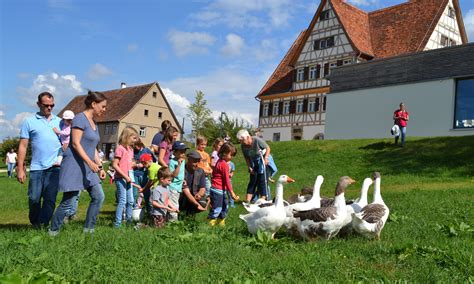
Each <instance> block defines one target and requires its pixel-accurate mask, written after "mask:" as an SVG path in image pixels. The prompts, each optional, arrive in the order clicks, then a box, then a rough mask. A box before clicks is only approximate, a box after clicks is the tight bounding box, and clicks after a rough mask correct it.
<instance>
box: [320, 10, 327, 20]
mask: <svg viewBox="0 0 474 284" xmlns="http://www.w3.org/2000/svg"><path fill="white" fill-rule="evenodd" d="M319 20H320V21H325V20H329V10H325V11H322V12H321V15H320V16H319Z"/></svg>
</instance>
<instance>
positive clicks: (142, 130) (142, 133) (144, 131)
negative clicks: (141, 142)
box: [139, 126, 146, 137]
mask: <svg viewBox="0 0 474 284" xmlns="http://www.w3.org/2000/svg"><path fill="white" fill-rule="evenodd" d="M139 134H140V137H145V136H146V127H145V126H140V132H139Z"/></svg>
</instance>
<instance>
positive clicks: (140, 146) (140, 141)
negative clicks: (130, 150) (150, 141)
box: [133, 138, 145, 149]
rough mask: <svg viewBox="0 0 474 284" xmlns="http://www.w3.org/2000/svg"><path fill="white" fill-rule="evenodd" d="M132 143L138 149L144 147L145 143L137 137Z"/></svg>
mask: <svg viewBox="0 0 474 284" xmlns="http://www.w3.org/2000/svg"><path fill="white" fill-rule="evenodd" d="M133 144H134V145H135V147H136V148H138V149H141V148H145V144H143V141H142V139H140V138H137V141H135V142H134V143H133Z"/></svg>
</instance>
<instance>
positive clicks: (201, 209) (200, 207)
mask: <svg viewBox="0 0 474 284" xmlns="http://www.w3.org/2000/svg"><path fill="white" fill-rule="evenodd" d="M197 209H198V210H199V211H205V210H206V208H204V207H202V206H201V204H198V207H197Z"/></svg>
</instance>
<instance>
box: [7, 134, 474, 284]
mask: <svg viewBox="0 0 474 284" xmlns="http://www.w3.org/2000/svg"><path fill="white" fill-rule="evenodd" d="M472 145H474V137H472V136H471V137H457V138H429V139H410V140H408V141H407V145H406V147H405V148H403V149H402V148H398V147H395V146H393V145H392V144H391V141H389V140H348V141H296V142H279V143H273V144H271V147H272V153H273V155H274V157H275V160H276V162H277V165H278V167H279V172H278V174H288V175H289V176H291V177H292V178H294V179H295V180H296V181H297V182H296V183H294V184H288V185H287V186H285V196H289V195H291V194H293V193H295V192H298V191H299V190H300V188H301V187H303V186H311V185H312V184H313V182H314V179H315V177H316V176H317V175H318V174H322V175H323V176H324V177H325V182H324V184H323V186H322V194H323V195H325V196H331V195H333V194H334V188H335V183H336V181H337V179H338V177H339V176H342V175H349V176H351V177H352V178H354V179H356V180H357V181H358V182H357V183H356V184H355V185H352V186H351V187H349V188H348V190H347V193H346V197H347V198H354V197H356V196H357V195H358V193H359V190H360V187H361V184H362V181H363V179H364V178H365V177H368V176H369V175H370V173H371V172H372V171H374V170H377V171H380V172H381V174H382V196H383V198H384V200H385V202H386V203H387V205H388V206H389V207H390V209H391V216H390V219H389V221H388V223H387V224H386V226H385V228H384V230H383V232H382V235H381V240H380V241H371V240H367V239H365V238H363V237H359V236H350V237H348V238H345V239H342V238H337V237H336V238H335V239H333V240H330V241H319V242H312V243H306V242H302V241H297V240H294V239H292V238H290V237H289V236H287V235H286V234H285V233H284V232H280V233H278V234H277V236H276V237H277V239H276V240H271V239H268V238H266V236H265V235H259V236H251V235H249V234H248V232H247V230H246V227H245V224H244V223H243V222H242V221H241V220H239V219H238V214H240V213H242V212H243V211H244V210H243V208H242V207H241V206H240V205H238V207H237V208H235V209H231V210H230V214H229V217H228V220H226V221H227V226H226V227H225V228H210V227H208V226H207V223H206V220H205V217H206V216H205V214H204V213H203V214H200V215H198V216H197V217H196V219H195V220H191V219H183V220H181V221H179V222H178V223H176V224H172V225H170V226H167V227H166V228H165V229H163V230H154V229H142V230H138V231H137V230H134V229H133V228H131V227H125V228H123V229H121V230H115V229H113V228H112V223H113V218H114V210H115V206H114V186H110V185H108V184H105V185H104V190H105V193H106V201H105V204H104V206H103V208H102V211H101V215H100V218H99V221H98V224H97V231H96V233H95V234H94V235H93V236H92V237H89V236H84V235H83V234H82V230H81V226H82V222H83V220H84V218H85V210H86V208H87V204H88V201H89V197H88V195H87V194H83V195H81V200H80V205H79V220H78V221H76V222H73V223H72V224H68V225H66V226H64V229H63V230H62V231H61V233H60V234H59V236H57V237H55V238H50V237H48V236H47V234H46V232H44V231H35V230H32V229H31V228H30V227H29V225H28V218H27V216H28V203H27V196H26V191H27V187H26V186H25V185H22V186H20V185H19V184H18V183H16V182H14V181H12V180H9V179H8V178H6V174H3V175H2V176H1V177H0V188H1V189H0V208H1V210H0V231H1V233H0V273H1V274H2V275H3V276H2V277H3V278H2V279H1V280H0V282H8V281H7V280H9V281H13V282H18V281H21V280H23V281H27V280H36V281H39V280H48V279H49V280H53V281H83V280H86V281H107V282H115V281H120V282H151V281H154V282H156V281H160V282H185V281H190V282H211V281H212V282H215V281H218V282H247V281H251V282H264V281H272V282H317V281H318V282H327V281H337V282H341V281H367V282H369V281H370V282H372V281H410V282H411V281H415V282H427V281H429V282H445V281H448V282H453V281H454V282H466V281H467V282H472V281H474V276H473V275H474V269H473V266H474V261H473V257H472V252H473V251H474V241H473V236H474V222H473V221H472V220H474V210H473V209H472V208H473V206H472V204H473V201H474V194H473V190H474V178H473V177H474V172H473V171H474V147H472ZM235 162H236V167H237V172H236V175H235V178H234V181H233V184H234V187H235V189H236V191H237V193H238V194H239V195H241V196H243V195H244V193H245V187H246V183H247V180H248V176H247V173H246V171H245V169H246V167H245V163H244V161H243V159H242V156H241V153H239V154H238V156H237V157H236V160H235ZM369 196H371V193H370V194H369ZM59 197H60V196H59ZM58 199H59V198H58Z"/></svg>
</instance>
